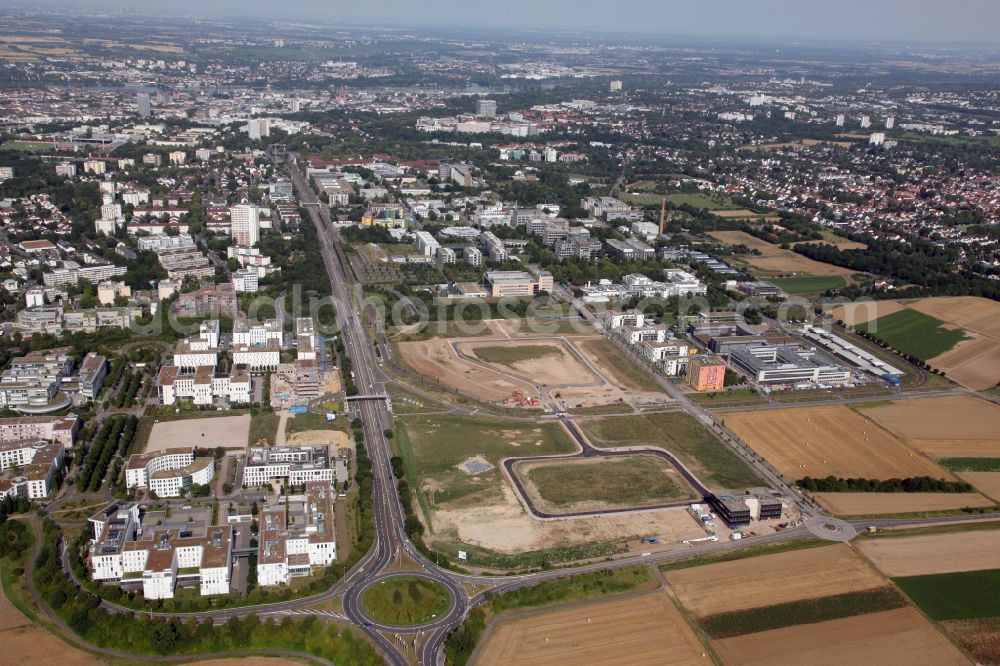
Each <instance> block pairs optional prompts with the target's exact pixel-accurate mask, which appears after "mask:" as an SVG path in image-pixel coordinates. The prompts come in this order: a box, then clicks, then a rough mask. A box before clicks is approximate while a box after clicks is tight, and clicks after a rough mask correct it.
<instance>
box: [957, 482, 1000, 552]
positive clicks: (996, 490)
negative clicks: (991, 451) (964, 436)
mask: <svg viewBox="0 0 1000 666" xmlns="http://www.w3.org/2000/svg"><path fill="white" fill-rule="evenodd" d="M958 477H959V478H960V479H962V480H963V481H968V482H969V483H971V484H972V487H973V488H975V489H976V490H978V491H979V492H981V493H982V494H984V495H986V496H987V497H989V498H990V499H992V500H993V501H995V502H997V503H1000V472H959V473H958ZM997 567H998V568H1000V564H998V565H997Z"/></svg>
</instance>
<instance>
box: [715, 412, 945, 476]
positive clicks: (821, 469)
mask: <svg viewBox="0 0 1000 666" xmlns="http://www.w3.org/2000/svg"><path fill="white" fill-rule="evenodd" d="M725 424H726V426H728V427H729V428H730V429H732V430H733V431H734V432H736V433H737V434H738V435H739V436H740V437H742V438H743V440H744V441H746V442H747V444H749V445H750V446H751V447H752V448H753V449H754V450H755V451H757V452H758V453H759V454H761V455H762V456H764V458H766V459H767V460H768V462H770V463H771V464H772V465H774V466H775V467H777V468H778V470H780V471H781V472H782V473H783V474H785V475H786V476H788V477H789V478H792V479H801V478H802V477H805V476H812V477H820V478H822V477H825V476H829V475H833V476H840V477H845V478H848V477H863V478H868V479H891V478H896V477H911V476H931V477H934V478H940V479H949V480H954V478H955V477H954V476H953V475H952V474H950V473H949V472H947V471H946V470H945V469H943V468H942V467H940V466H939V465H937V464H936V463H935V462H933V461H932V460H929V459H927V458H925V457H923V456H922V455H920V454H919V453H914V452H913V451H911V450H910V449H909V448H908V447H907V446H906V445H905V444H903V443H902V442H901V441H900V440H899V438H897V437H896V436H895V435H893V434H892V433H890V432H888V431H886V430H884V429H882V428H880V427H879V426H878V425H876V424H875V423H873V422H872V421H870V420H869V419H866V418H865V417H864V416H862V415H861V414H859V413H858V412H856V411H854V410H853V409H851V408H849V407H844V406H840V405H837V406H832V407H799V408H789V409H779V410H765V411H749V412H733V413H729V414H726V415H725Z"/></svg>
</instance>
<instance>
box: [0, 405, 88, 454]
mask: <svg viewBox="0 0 1000 666" xmlns="http://www.w3.org/2000/svg"><path fill="white" fill-rule="evenodd" d="M79 430H80V419H78V418H77V417H76V415H75V414H68V415H66V416H20V417H15V418H7V419H0V444H7V443H10V442H20V441H23V440H43V439H44V440H49V441H52V442H58V443H59V444H61V445H62V446H63V448H66V449H71V448H73V443H74V442H75V441H76V433H77V432H78V431H79Z"/></svg>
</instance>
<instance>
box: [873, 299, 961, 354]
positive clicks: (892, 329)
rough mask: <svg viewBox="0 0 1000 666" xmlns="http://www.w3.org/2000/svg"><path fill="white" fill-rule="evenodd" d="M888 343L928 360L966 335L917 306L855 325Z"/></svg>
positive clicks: (904, 351) (946, 349)
mask: <svg viewBox="0 0 1000 666" xmlns="http://www.w3.org/2000/svg"><path fill="white" fill-rule="evenodd" d="M858 330H861V331H867V332H870V333H872V334H873V335H875V336H876V337H877V338H878V339H879V340H882V341H883V342H885V343H886V344H888V345H889V346H890V347H892V348H894V349H898V350H900V351H901V352H903V353H904V354H910V355H911V356H915V357H917V358H919V359H921V360H924V361H927V360H930V359H932V358H934V357H935V356H938V355H940V354H943V353H945V352H946V351H948V350H949V349H951V348H952V347H954V346H955V345H957V344H958V343H959V342H961V341H962V340H964V339H965V338H966V336H965V332H964V331H962V330H961V329H947V328H945V327H944V322H942V321H941V320H940V319H935V318H934V317H931V316H930V315H926V314H924V313H923V312H918V311H916V310H910V309H906V310H900V311H899V312H893V313H892V314H889V315H886V316H884V317H879V318H878V319H876V320H874V321H870V322H868V323H866V324H861V325H860V326H858Z"/></svg>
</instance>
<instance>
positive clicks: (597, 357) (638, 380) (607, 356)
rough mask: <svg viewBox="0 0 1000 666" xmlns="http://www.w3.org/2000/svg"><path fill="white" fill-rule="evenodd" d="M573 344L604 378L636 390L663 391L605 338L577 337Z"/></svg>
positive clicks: (648, 375) (647, 374)
mask: <svg viewBox="0 0 1000 666" xmlns="http://www.w3.org/2000/svg"><path fill="white" fill-rule="evenodd" d="M573 345H574V346H575V347H576V348H577V349H579V350H580V351H581V352H582V353H583V354H584V355H585V356H586V357H587V358H588V359H589V360H590V362H591V363H594V364H595V365H596V366H597V368H598V370H599V371H600V372H601V374H603V375H604V376H605V378H606V379H609V380H612V381H617V382H620V383H621V384H622V385H623V386H625V387H626V388H631V389H634V390H637V391H656V392H662V391H663V389H661V388H660V385H659V384H657V383H656V381H654V380H653V378H652V377H651V376H650V374H649V373H648V372H646V371H645V370H643V369H642V368H640V367H639V366H638V365H636V364H635V362H634V361H633V360H632V359H630V358H629V357H627V356H626V355H625V354H624V353H623V352H622V351H621V350H620V349H619V348H618V347H616V346H615V344H614V343H613V342H611V341H610V340H608V339H607V338H604V337H601V338H588V339H578V340H575V341H573Z"/></svg>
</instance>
